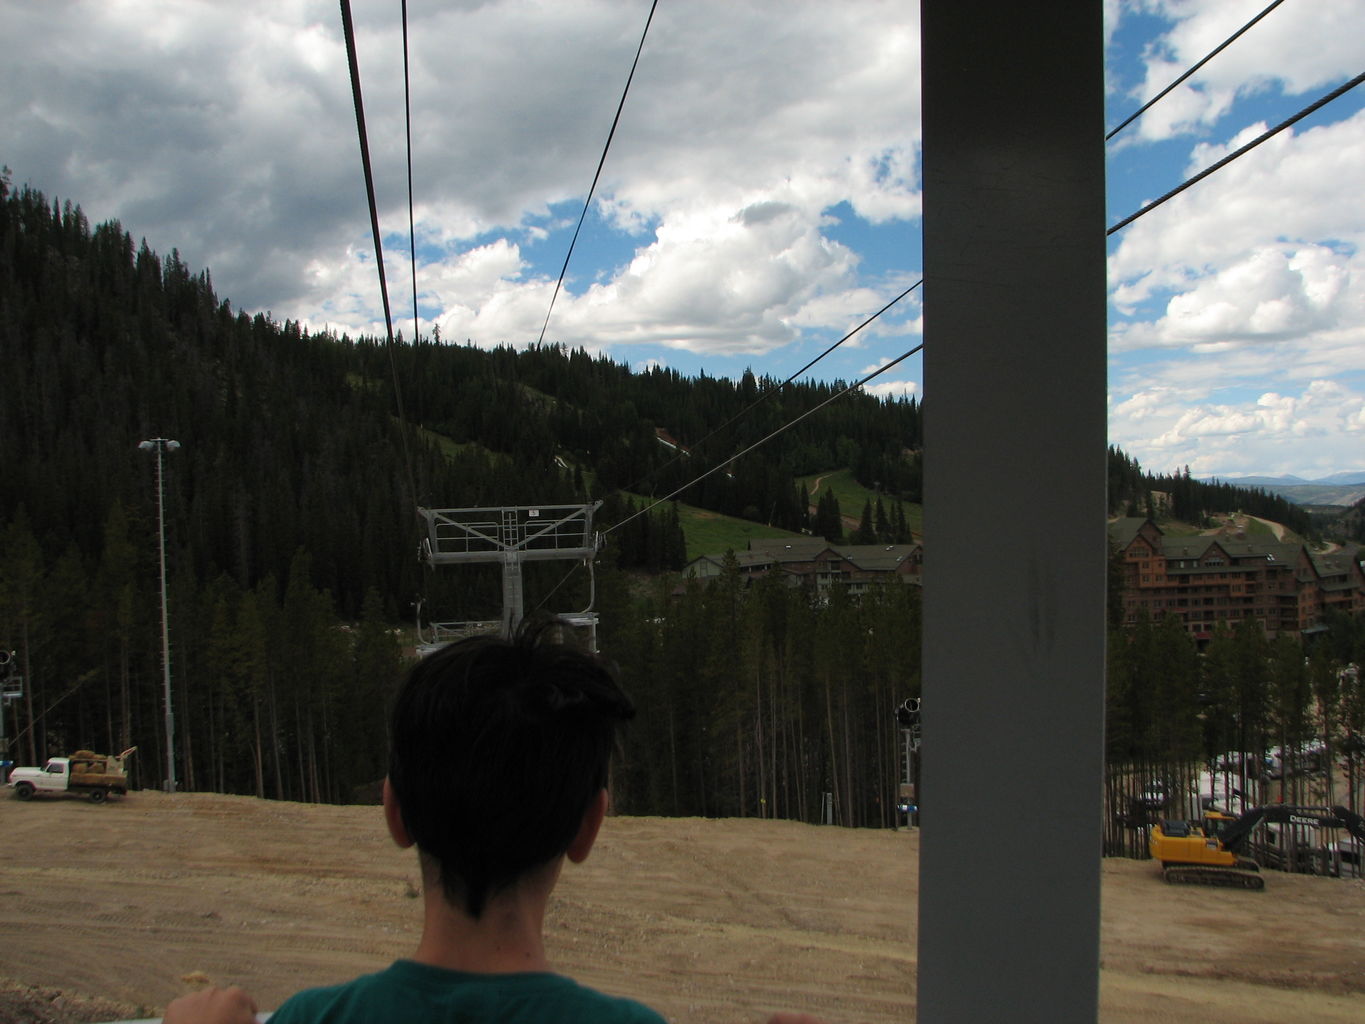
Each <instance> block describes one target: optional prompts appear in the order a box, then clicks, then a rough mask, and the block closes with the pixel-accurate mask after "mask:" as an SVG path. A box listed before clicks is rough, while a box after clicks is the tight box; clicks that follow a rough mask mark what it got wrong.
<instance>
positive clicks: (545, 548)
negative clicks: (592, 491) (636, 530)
mask: <svg viewBox="0 0 1365 1024" xmlns="http://www.w3.org/2000/svg"><path fill="white" fill-rule="evenodd" d="M601 504H602V503H601V502H600V501H599V502H594V503H592V504H590V505H520V506H509V507H502V508H423V509H418V512H419V513H420V514H421V515H422V517H423V518H424V519H426V521H427V536H426V537H425V539H424V540H423V542H422V554H423V556H424V557H425V558H426V560H427V561H428V562H429V563H431V564H432V565H433V566H435V565H450V564H455V563H459V562H502V561H505V560H506V559H507V558H508V557H509V556H510V557H514V558H515V559H516V560H518V561H547V560H557V559H578V558H592V557H593V556H594V555H596V554H597V548H598V538H597V535H596V534H595V533H594V532H593V528H592V515H593V512H595V511H596V510H597V508H598V507H599V506H600V505H601Z"/></svg>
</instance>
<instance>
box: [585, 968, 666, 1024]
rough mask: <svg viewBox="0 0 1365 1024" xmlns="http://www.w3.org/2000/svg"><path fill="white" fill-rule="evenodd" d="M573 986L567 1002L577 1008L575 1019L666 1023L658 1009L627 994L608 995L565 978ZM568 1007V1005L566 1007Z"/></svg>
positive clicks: (624, 1023) (627, 1023)
mask: <svg viewBox="0 0 1365 1024" xmlns="http://www.w3.org/2000/svg"><path fill="white" fill-rule="evenodd" d="M564 980H565V981H566V982H568V984H569V985H571V986H572V989H570V990H569V991H571V992H572V997H571V998H570V999H568V1000H566V1002H568V1003H569V1004H571V1005H572V1006H573V1007H574V1009H575V1010H577V1011H579V1012H577V1013H575V1015H574V1018H573V1019H575V1020H581V1021H584V1022H585V1024H586V1022H587V1021H604V1022H610V1024H664V1018H663V1016H662V1015H661V1014H659V1013H658V1012H657V1011H655V1010H653V1009H651V1008H650V1007H648V1006H646V1005H645V1004H644V1003H639V1002H636V1001H635V1000H634V999H628V998H626V997H625V996H612V995H607V994H606V993H605V992H599V991H597V990H596V989H594V988H589V987H588V986H587V985H582V984H580V983H578V982H576V981H573V980H571V979H568V978H565V979H564ZM566 1009H567V1007H566Z"/></svg>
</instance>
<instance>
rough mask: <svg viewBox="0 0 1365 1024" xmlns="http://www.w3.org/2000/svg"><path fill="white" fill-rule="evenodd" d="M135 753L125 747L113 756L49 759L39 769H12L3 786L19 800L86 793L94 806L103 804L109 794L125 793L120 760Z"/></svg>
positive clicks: (82, 754)
mask: <svg viewBox="0 0 1365 1024" xmlns="http://www.w3.org/2000/svg"><path fill="white" fill-rule="evenodd" d="M135 750H137V747H129V748H128V749H127V750H125V751H124V752H123V753H121V754H117V755H110V754H96V753H95V752H94V751H92V750H78V751H76V752H75V753H74V754H72V755H71V756H70V757H51V758H48V762H47V764H46V765H45V766H44V767H42V768H15V769H14V770H13V771H12V772H10V774H9V781H8V782H7V783H6V785H8V786H9V787H10V789H12V790H14V795H15V796H17V797H18V798H19V799H20V800H27V799H29V798H30V797H32V796H33V795H34V794H35V793H79V794H89V796H90V799H91V801H93V802H94V803H97V804H100V803H104V801H105V798H106V797H108V796H109V794H110V793H114V794H117V795H118V796H122V795H123V794H125V793H127V792H128V775H127V773H126V772H125V771H124V768H123V761H124V759H125V758H127V757H128V756H129V755H130V754H132V753H133V751H135Z"/></svg>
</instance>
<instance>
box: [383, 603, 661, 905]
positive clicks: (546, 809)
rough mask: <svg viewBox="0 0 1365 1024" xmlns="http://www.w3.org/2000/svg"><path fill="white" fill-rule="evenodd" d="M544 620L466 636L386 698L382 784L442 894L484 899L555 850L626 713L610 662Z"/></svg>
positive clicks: (562, 844)
mask: <svg viewBox="0 0 1365 1024" xmlns="http://www.w3.org/2000/svg"><path fill="white" fill-rule="evenodd" d="M570 640H571V636H570V634H569V629H568V627H566V626H563V625H562V624H560V623H558V622H557V621H556V620H553V619H539V620H534V621H532V620H528V621H527V622H526V623H524V624H523V626H522V628H521V629H520V630H519V631H518V633H517V635H516V636H515V637H514V638H513V639H511V640H505V639H502V638H501V637H496V636H481V637H473V638H470V639H468V640H462V641H459V642H457V643H453V644H451V645H449V646H447V647H444V648H442V649H440V650H438V651H436V652H435V653H433V654H431V655H429V656H427V657H426V658H424V659H423V660H422V661H420V662H419V663H418V664H417V665H416V666H415V667H414V668H413V669H412V671H411V672H410V673H409V674H408V678H407V681H406V682H405V683H404V684H403V687H402V689H401V690H400V691H399V694H398V698H397V701H396V702H395V704H394V709H393V720H392V728H391V735H390V744H391V745H390V755H389V784H390V786H391V787H392V789H393V792H394V795H395V797H396V798H397V801H398V805H399V808H400V810H401V813H402V819H403V825H404V827H405V828H406V829H407V832H408V835H409V836H410V837H411V838H412V840H413V841H414V842H415V843H416V844H417V847H418V849H419V850H420V851H421V852H422V853H423V854H424V855H426V856H427V857H429V858H431V859H432V860H433V861H434V862H435V863H436V865H438V866H439V870H440V877H441V885H442V888H443V890H444V893H445V898H446V900H447V901H449V902H450V903H451V904H452V905H455V906H459V907H463V908H464V910H465V911H467V912H468V913H469V914H471V915H473V916H474V917H476V918H477V917H479V916H480V915H481V914H482V913H483V909H484V907H485V905H486V904H487V901H488V898H489V897H490V896H492V895H494V894H495V893H497V892H498V891H500V890H502V889H504V888H506V887H507V886H509V885H511V884H513V883H514V882H516V881H517V880H518V879H519V878H521V877H522V876H523V875H525V874H526V873H527V872H528V871H529V870H531V869H533V868H535V867H538V866H540V865H542V864H546V863H548V862H550V861H552V860H554V859H555V858H556V857H558V856H560V855H561V854H563V853H564V852H565V851H566V850H567V849H568V848H569V845H570V843H572V842H573V840H574V837H575V836H576V835H577V834H578V830H579V826H580V825H581V824H582V821H583V817H584V814H585V813H586V812H587V810H588V807H589V805H590V804H591V803H592V801H593V800H595V799H596V798H597V795H598V793H599V792H601V790H602V788H603V787H604V786H605V785H606V784H607V770H608V765H609V763H610V760H611V754H612V751H613V749H614V747H615V745H616V739H617V729H618V726H619V725H620V724H621V723H623V722H626V721H628V720H629V719H631V718H632V717H634V714H635V709H634V707H633V706H632V705H631V702H630V699H629V698H628V697H627V696H626V695H625V693H623V692H622V690H621V688H620V686H619V684H618V683H617V680H616V673H615V671H614V669H613V667H612V666H611V665H610V664H609V663H608V662H606V661H604V660H603V659H601V658H599V657H597V656H596V655H593V654H590V653H588V652H586V651H584V650H582V649H580V648H578V647H577V646H575V645H574V644H572V643H571V642H566V641H570Z"/></svg>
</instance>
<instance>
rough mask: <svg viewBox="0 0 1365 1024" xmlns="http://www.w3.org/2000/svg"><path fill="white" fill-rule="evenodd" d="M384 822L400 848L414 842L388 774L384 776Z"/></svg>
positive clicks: (405, 847) (402, 848)
mask: <svg viewBox="0 0 1365 1024" xmlns="http://www.w3.org/2000/svg"><path fill="white" fill-rule="evenodd" d="M384 824H386V825H387V826H388V827H389V835H390V836H392V837H393V841H394V842H395V843H397V844H398V848H399V849H400V850H406V849H407V848H408V847H409V846H411V845H412V844H413V838H412V836H410V835H408V829H407V826H406V825H404V824H403V810H402V808H400V807H399V806H398V797H397V795H396V794H395V793H394V791H393V786H391V785H389V777H388V776H387V775H386V776H384Z"/></svg>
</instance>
